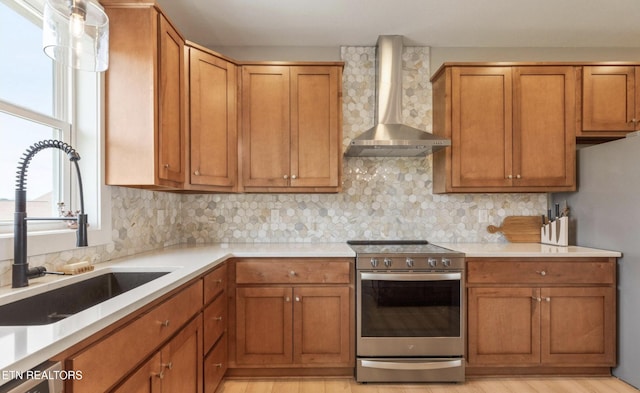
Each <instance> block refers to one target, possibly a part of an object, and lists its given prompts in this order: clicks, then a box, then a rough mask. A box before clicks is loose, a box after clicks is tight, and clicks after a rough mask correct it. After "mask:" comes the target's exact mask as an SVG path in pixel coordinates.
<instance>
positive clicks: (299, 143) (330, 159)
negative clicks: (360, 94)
mask: <svg viewBox="0 0 640 393" xmlns="http://www.w3.org/2000/svg"><path fill="white" fill-rule="evenodd" d="M340 83H341V81H340V79H339V68H338V67H331V66H326V67H321V66H301V67H291V183H290V184H291V186H292V187H338V181H339V179H338V172H339V168H338V164H339V156H340V154H339V153H338V149H339V148H340V147H341V143H342V141H341V140H340V123H339V122H340V115H339V111H340V110H341V109H342V108H340V105H339V102H340V98H339V86H340Z"/></svg>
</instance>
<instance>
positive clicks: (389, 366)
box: [361, 360, 462, 370]
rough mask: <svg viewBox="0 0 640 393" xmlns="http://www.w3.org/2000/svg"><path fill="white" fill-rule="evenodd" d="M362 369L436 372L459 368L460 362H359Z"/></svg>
mask: <svg viewBox="0 0 640 393" xmlns="http://www.w3.org/2000/svg"><path fill="white" fill-rule="evenodd" d="M361 363H362V367H368V368H378V369H382V370H438V369H441V368H454V367H461V366H462V360H449V361H445V362H416V363H413V362H412V363H395V362H379V361H377V360H361Z"/></svg>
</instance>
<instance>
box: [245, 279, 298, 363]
mask: <svg viewBox="0 0 640 393" xmlns="http://www.w3.org/2000/svg"><path fill="white" fill-rule="evenodd" d="M291 297H292V289H291V288H283V287H260V288H258V287H256V288H253V287H246V288H237V289H236V351H237V353H236V359H237V362H238V364H253V365H266V364H290V363H291V362H292V360H293V355H292V354H293V349H292V346H293V340H292V326H291V324H292V318H293V316H292V309H293V307H292V306H291Z"/></svg>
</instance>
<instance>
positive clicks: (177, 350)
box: [113, 314, 202, 393]
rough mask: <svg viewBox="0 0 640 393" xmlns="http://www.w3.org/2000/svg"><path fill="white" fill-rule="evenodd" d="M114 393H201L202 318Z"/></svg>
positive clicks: (174, 339) (168, 344)
mask: <svg viewBox="0 0 640 393" xmlns="http://www.w3.org/2000/svg"><path fill="white" fill-rule="evenodd" d="M113 392H114V393H128V392H132V393H143V392H144V393H146V392H149V393H156V392H184V393H196V392H202V316H201V315H200V314H199V315H198V316H197V317H196V318H195V319H194V320H193V321H191V323H189V324H188V325H187V326H185V327H184V329H182V330H181V331H180V333H178V334H177V335H176V336H175V337H174V338H173V339H171V341H169V342H168V343H167V344H166V345H165V346H164V347H162V349H161V350H160V351H158V352H156V353H155V354H154V355H153V356H152V357H151V358H150V359H149V360H148V361H147V362H146V363H144V364H143V365H142V367H140V368H139V369H138V370H137V371H135V372H134V373H133V374H132V375H131V376H129V377H128V378H127V379H126V380H125V381H124V382H123V383H122V384H120V385H119V386H118V387H117V388H116V389H115V390H113Z"/></svg>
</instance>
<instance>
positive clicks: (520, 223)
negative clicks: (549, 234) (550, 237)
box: [487, 216, 542, 243]
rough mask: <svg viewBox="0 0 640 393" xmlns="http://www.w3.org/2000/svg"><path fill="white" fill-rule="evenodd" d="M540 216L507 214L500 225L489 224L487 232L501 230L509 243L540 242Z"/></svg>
mask: <svg viewBox="0 0 640 393" xmlns="http://www.w3.org/2000/svg"><path fill="white" fill-rule="evenodd" d="M540 227H542V218H541V216H507V217H505V219H504V221H502V225H501V226H499V227H496V226H495V225H489V226H488V227H487V231H488V232H489V233H496V232H502V234H503V235H504V237H505V238H506V239H507V240H508V241H510V242H511V243H540Z"/></svg>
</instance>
